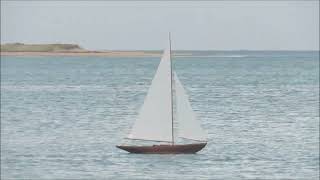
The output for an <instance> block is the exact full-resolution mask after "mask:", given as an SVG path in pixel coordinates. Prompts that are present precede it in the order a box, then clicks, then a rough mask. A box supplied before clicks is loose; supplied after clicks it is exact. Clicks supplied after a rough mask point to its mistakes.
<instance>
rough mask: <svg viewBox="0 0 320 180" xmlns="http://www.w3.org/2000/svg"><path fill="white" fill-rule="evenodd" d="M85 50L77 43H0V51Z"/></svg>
mask: <svg viewBox="0 0 320 180" xmlns="http://www.w3.org/2000/svg"><path fill="white" fill-rule="evenodd" d="M70 51H85V50H84V49H82V48H81V47H80V46H79V45H77V44H23V43H8V44H3V45H1V52H70Z"/></svg>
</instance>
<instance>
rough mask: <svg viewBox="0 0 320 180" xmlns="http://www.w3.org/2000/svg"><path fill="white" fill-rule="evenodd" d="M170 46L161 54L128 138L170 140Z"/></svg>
mask: <svg viewBox="0 0 320 180" xmlns="http://www.w3.org/2000/svg"><path fill="white" fill-rule="evenodd" d="M171 106H172V103H171V59H170V48H168V49H166V50H165V51H164V53H163V55H162V58H161V61H160V64H159V66H158V70H157V72H156V75H155V76H154V78H153V80H152V83H151V86H150V89H149V91H148V94H147V96H146V98H145V100H144V104H143V106H142V108H141V110H140V113H139V116H138V119H137V120H136V122H135V124H134V125H133V128H132V130H131V133H130V134H129V136H128V138H129V139H141V140H153V141H168V142H171V141H172V108H171Z"/></svg>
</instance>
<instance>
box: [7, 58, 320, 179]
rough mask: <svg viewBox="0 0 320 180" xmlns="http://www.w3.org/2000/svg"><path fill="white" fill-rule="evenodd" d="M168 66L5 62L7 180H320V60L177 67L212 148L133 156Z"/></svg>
mask: <svg viewBox="0 0 320 180" xmlns="http://www.w3.org/2000/svg"><path fill="white" fill-rule="evenodd" d="M159 59H160V58H158V57H141V58H138V57H126V58H123V57H4V56H3V57H1V179H12V178H13V179H14V178H26V179H241V178H242V179H250V178H252V179H256V178H258V179H308V180H309V179H318V178H319V76H318V75H319V55H318V52H225V53H224V52H219V53H218V54H217V53H214V54H210V52H195V53H194V56H193V57H187V56H185V57H183V56H181V57H176V58H174V69H175V71H176V72H177V74H178V76H179V77H180V80H181V82H182V83H183V85H184V87H185V89H186V91H187V93H188V94H189V99H190V102H191V104H192V107H193V109H194V111H195V112H196V113H197V116H198V119H199V120H200V121H201V123H202V126H203V128H204V130H205V131H206V132H207V134H208V145H207V146H206V147H205V148H204V149H203V150H202V151H200V152H199V153H198V154H193V155H138V154H128V153H126V152H125V151H121V150H119V149H117V148H116V147H115V146H116V145H118V144H120V143H122V142H123V140H122V138H124V137H125V136H126V135H127V133H128V132H129V131H130V128H131V126H132V125H133V123H134V120H135V118H136V117H137V113H138V111H139V109H140V107H141V105H142V103H143V99H144V97H145V95H146V92H147V90H148V88H149V86H150V82H151V80H152V78H153V75H154V73H155V71H156V68H157V65H158V64H159Z"/></svg>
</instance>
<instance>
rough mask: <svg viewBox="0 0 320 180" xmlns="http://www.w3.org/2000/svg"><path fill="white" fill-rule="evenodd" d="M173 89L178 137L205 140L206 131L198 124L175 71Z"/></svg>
mask: <svg viewBox="0 0 320 180" xmlns="http://www.w3.org/2000/svg"><path fill="white" fill-rule="evenodd" d="M174 81H175V91H176V93H175V94H176V105H177V107H176V110H177V114H176V118H177V119H178V122H179V137H182V138H186V139H191V140H198V141H206V136H207V135H206V133H205V132H204V131H203V129H202V128H201V126H200V123H199V122H198V121H197V119H196V115H195V113H194V112H193V110H192V108H191V105H190V103H189V100H188V95H187V94H186V92H185V90H184V88H183V86H182V84H181V82H180V81H179V79H178V76H177V74H176V73H174Z"/></svg>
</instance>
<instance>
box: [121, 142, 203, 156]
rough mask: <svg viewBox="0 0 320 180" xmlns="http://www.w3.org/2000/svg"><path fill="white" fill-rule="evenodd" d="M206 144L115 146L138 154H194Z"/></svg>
mask: <svg viewBox="0 0 320 180" xmlns="http://www.w3.org/2000/svg"><path fill="white" fill-rule="evenodd" d="M206 145H207V143H198V144H177V145H153V146H117V148H119V149H122V150H125V151H128V152H130V153H138V154H194V153H196V152H198V151H200V150H201V149H202V148H204V147H205V146H206Z"/></svg>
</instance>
